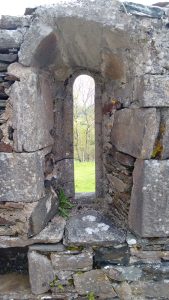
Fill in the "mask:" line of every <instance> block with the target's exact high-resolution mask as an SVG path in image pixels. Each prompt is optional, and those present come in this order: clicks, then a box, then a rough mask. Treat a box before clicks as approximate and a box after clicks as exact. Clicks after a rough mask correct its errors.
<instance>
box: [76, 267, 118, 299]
mask: <svg viewBox="0 0 169 300" xmlns="http://www.w3.org/2000/svg"><path fill="white" fill-rule="evenodd" d="M73 278H74V285H75V289H76V291H77V292H78V294H79V295H87V294H89V293H90V292H93V294H94V296H95V297H97V296H98V297H99V299H106V300H108V299H113V298H115V297H116V293H115V291H114V289H113V287H112V286H111V284H110V281H109V279H108V277H107V276H106V275H105V274H104V272H103V271H101V270H92V271H89V272H85V273H83V274H75V275H73Z"/></svg>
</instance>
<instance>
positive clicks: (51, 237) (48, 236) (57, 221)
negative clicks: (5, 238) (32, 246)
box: [31, 216, 66, 244]
mask: <svg viewBox="0 0 169 300" xmlns="http://www.w3.org/2000/svg"><path fill="white" fill-rule="evenodd" d="M65 225H66V221H65V219H63V218H62V217H59V216H57V217H54V218H53V219H52V221H51V222H50V223H49V224H48V226H47V227H45V228H44V229H43V230H42V231H41V232H40V233H39V234H37V235H35V236H34V237H33V238H32V239H31V240H32V241H34V243H45V244H48V243H49V244H55V243H59V242H60V241H61V240H62V238H63V234H64V229H65Z"/></svg>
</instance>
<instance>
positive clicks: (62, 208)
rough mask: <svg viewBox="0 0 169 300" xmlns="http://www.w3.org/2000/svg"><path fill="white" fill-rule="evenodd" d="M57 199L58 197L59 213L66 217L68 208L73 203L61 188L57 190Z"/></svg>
mask: <svg viewBox="0 0 169 300" xmlns="http://www.w3.org/2000/svg"><path fill="white" fill-rule="evenodd" d="M58 199H59V208H58V210H59V215H60V216H62V217H63V218H68V216H69V211H70V209H72V208H73V206H74V205H73V204H72V203H71V202H70V200H69V199H68V197H67V196H66V195H65V193H64V191H63V190H62V189H59V190H58Z"/></svg>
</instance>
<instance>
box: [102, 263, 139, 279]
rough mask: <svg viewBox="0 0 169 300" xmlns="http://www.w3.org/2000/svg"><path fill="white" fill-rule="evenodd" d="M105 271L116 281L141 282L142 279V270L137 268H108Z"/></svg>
mask: <svg viewBox="0 0 169 300" xmlns="http://www.w3.org/2000/svg"><path fill="white" fill-rule="evenodd" d="M103 271H104V272H105V274H106V275H107V276H108V277H109V278H111V279H113V280H115V281H126V280H127V281H139V280H140V279H141V277H142V270H141V268H138V267H135V266H130V267H125V266H106V267H104V269H103Z"/></svg>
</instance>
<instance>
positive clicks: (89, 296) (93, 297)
mask: <svg viewBox="0 0 169 300" xmlns="http://www.w3.org/2000/svg"><path fill="white" fill-rule="evenodd" d="M87 299H88V300H95V296H94V293H93V292H90V293H89V294H88V295H87Z"/></svg>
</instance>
